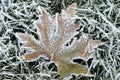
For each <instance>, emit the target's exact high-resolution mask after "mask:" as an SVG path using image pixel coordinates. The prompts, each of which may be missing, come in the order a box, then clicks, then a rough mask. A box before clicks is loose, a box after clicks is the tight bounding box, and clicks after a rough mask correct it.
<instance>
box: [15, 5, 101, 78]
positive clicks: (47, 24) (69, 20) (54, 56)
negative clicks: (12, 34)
mask: <svg viewBox="0 0 120 80" xmlns="http://www.w3.org/2000/svg"><path fill="white" fill-rule="evenodd" d="M75 9H76V3H73V4H71V5H70V6H69V7H68V8H67V9H66V10H62V13H61V14H58V13H56V15H55V18H54V19H53V18H52V17H51V16H50V15H49V14H48V13H47V11H46V10H45V9H44V8H41V14H42V15H41V17H40V19H39V20H38V21H37V22H36V26H37V27H36V28H37V32H36V34H37V35H38V38H39V39H35V38H34V37H33V36H32V35H30V34H28V33H17V36H18V38H20V39H21V41H23V43H24V44H25V46H27V47H30V48H32V49H33V52H32V53H27V54H24V55H22V59H24V60H27V61H31V60H36V59H37V58H39V57H40V56H42V55H44V56H46V57H48V58H49V59H51V60H52V61H55V63H56V64H57V66H58V71H59V73H60V75H61V76H62V77H64V76H65V75H67V74H70V73H77V74H81V73H84V74H88V69H87V68H86V67H85V66H83V65H81V64H75V63H73V62H71V61H72V60H73V59H74V58H75V57H82V58H84V59H88V58H89V57H90V56H91V55H90V51H93V50H94V48H95V47H96V46H98V45H100V44H101V43H102V42H101V41H99V40H88V39H87V38H85V37H84V36H81V37H80V39H79V40H74V42H72V44H71V46H69V47H68V46H65V44H66V43H67V42H68V41H70V40H71V39H72V38H73V37H74V35H75V34H76V29H77V28H79V25H80V22H77V23H76V22H75V17H76V16H77V15H75V14H76V11H75Z"/></svg>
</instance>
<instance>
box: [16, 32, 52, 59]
mask: <svg viewBox="0 0 120 80" xmlns="http://www.w3.org/2000/svg"><path fill="white" fill-rule="evenodd" d="M17 36H18V37H19V38H20V39H21V40H22V41H23V43H24V44H25V45H26V46H27V47H30V48H32V49H34V51H33V53H29V54H28V53H27V54H24V55H22V58H23V59H24V60H27V61H28V60H34V59H37V58H39V57H40V56H41V55H43V56H46V57H48V58H50V57H51V55H50V54H49V53H48V52H47V51H46V50H44V49H43V48H42V47H41V46H39V45H40V44H39V43H36V42H37V41H36V42H35V41H34V37H33V36H32V35H30V34H27V33H18V34H17Z"/></svg>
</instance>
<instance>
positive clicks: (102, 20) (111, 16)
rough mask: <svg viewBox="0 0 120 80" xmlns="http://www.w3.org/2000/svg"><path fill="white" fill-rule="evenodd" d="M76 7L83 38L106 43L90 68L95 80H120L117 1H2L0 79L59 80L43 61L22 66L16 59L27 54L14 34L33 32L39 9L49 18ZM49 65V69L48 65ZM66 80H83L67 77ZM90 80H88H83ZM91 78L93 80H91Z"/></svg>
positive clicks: (95, 55) (75, 76)
mask: <svg viewBox="0 0 120 80" xmlns="http://www.w3.org/2000/svg"><path fill="white" fill-rule="evenodd" d="M73 2H76V3H77V7H78V8H77V9H76V10H77V15H78V16H79V18H78V20H80V21H81V28H80V29H79V30H77V31H78V32H79V33H80V34H79V35H82V34H83V33H87V34H88V37H89V38H90V39H91V38H92V39H98V40H102V41H105V42H106V43H105V44H104V45H102V46H99V47H98V48H96V50H95V52H93V53H92V54H93V55H94V58H93V60H92V62H91V65H90V66H89V70H90V71H91V73H93V74H96V77H95V78H94V79H95V80H97V79H99V80H117V79H120V46H119V45H120V1H119V0H1V1H0V79H1V80H4V79H9V80H37V79H38V80H48V79H50V80H55V79H56V80H59V77H57V76H58V73H57V69H56V66H55V65H54V63H53V64H52V62H50V61H49V60H47V59H46V58H40V59H38V60H36V61H33V62H23V61H22V60H21V59H20V58H19V56H20V55H22V54H23V53H24V52H26V51H29V49H28V48H25V46H22V45H21V44H20V42H18V41H17V39H16V37H15V32H25V31H26V32H28V33H31V32H35V28H34V21H35V20H37V19H38V17H39V16H40V11H39V7H40V6H42V7H45V8H46V9H47V11H49V12H50V14H52V15H54V14H55V13H56V12H59V13H60V12H61V9H66V8H67V7H68V6H69V5H70V4H71V3H73ZM50 64H52V65H50ZM67 79H69V80H70V79H83V78H81V77H80V75H69V76H67V77H65V78H64V80H67ZM85 79H86V80H89V78H85ZM94 79H93V78H92V80H94Z"/></svg>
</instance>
